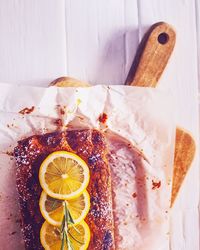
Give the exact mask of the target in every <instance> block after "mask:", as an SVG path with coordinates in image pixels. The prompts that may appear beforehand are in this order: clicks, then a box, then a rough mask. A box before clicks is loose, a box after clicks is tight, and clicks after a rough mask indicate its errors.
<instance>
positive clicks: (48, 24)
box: [0, 0, 66, 85]
mask: <svg viewBox="0 0 200 250" xmlns="http://www.w3.org/2000/svg"><path fill="white" fill-rule="evenodd" d="M64 20H65V9H64V0H60V1H57V0H43V1H38V0H36V1H35V0H29V1H24V0H18V1H16V0H10V1H7V0H1V1H0V33H1V39H0V81H4V82H10V83H15V84H16V83H20V84H33V85H47V84H48V83H49V81H52V79H54V78H56V77H58V76H60V75H65V70H66V51H65V48H66V44H65V21H64Z"/></svg>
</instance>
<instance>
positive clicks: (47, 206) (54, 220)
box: [39, 190, 90, 226]
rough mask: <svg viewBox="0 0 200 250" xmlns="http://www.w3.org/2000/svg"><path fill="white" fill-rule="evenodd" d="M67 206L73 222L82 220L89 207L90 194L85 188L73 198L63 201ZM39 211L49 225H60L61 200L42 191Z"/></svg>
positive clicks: (62, 209) (62, 208)
mask: <svg viewBox="0 0 200 250" xmlns="http://www.w3.org/2000/svg"><path fill="white" fill-rule="evenodd" d="M65 202H66V203H67V208H68V210H69V212H70V214H71V216H72V218H73V221H74V224H78V223H79V222H80V221H82V220H84V219H85V217H86V215H87V213H88V212H89V209H90V196H89V194H88V192H87V191H86V190H85V191H83V193H82V194H81V195H80V196H79V197H77V198H75V199H73V200H68V201H65ZM39 205H40V211H41V213H42V216H43V217H44V218H45V220H46V221H48V222H49V223H50V224H51V225H54V226H60V225H61V223H62V220H63V216H64V207H63V201H62V200H58V199H55V198H52V197H50V196H48V195H47V194H46V193H45V192H44V191H43V192H42V194H41V196H40V201H39Z"/></svg>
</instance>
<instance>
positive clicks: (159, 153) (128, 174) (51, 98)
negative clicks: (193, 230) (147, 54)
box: [0, 83, 175, 250]
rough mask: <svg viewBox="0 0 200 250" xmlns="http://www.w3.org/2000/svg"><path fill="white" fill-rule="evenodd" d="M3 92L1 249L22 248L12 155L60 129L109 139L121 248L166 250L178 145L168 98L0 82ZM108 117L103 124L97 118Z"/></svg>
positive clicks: (124, 89) (145, 91)
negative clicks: (24, 143)
mask: <svg viewBox="0 0 200 250" xmlns="http://www.w3.org/2000/svg"><path fill="white" fill-rule="evenodd" d="M0 89H1V91H0V173H1V179H0V180H1V181H0V211H1V213H0V227H1V234H0V243H1V248H2V249H4V250H10V249H15V250H18V249H20V250H21V249H23V240H22V237H21V233H20V215H19V206H18V201H17V191H16V186H15V168H16V167H15V160H14V158H13V156H12V151H13V148H14V147H15V146H16V145H17V141H18V140H21V139H23V138H26V137H28V136H31V135H33V134H41V133H47V132H52V131H55V130H57V129H60V126H61V125H62V129H79V128H85V127H87V128H96V129H99V130H101V131H102V133H104V134H105V136H106V138H107V142H108V147H109V150H110V155H109V162H110V166H111V170H112V185H113V203H114V208H113V213H114V218H115V231H116V232H115V240H116V249H120V250H125V249H126V250H133V249H135V250H155V249H156V250H168V249H169V206H170V193H171V180H172V166H173V152H174V139H175V123H174V118H173V101H172V98H171V96H170V94H169V93H166V92H162V91H160V90H157V89H152V88H140V87H130V86H102V85H98V86H94V87H89V88H71V87H70V88H56V87H49V88H40V87H24V86H12V85H8V84H3V83H2V84H0ZM29 110H30V111H31V112H30V113H29ZM20 111H21V112H20ZM103 114H104V118H106V119H105V121H103V120H102V119H100V118H102V115H103Z"/></svg>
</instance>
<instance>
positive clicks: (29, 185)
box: [14, 129, 115, 250]
mask: <svg viewBox="0 0 200 250" xmlns="http://www.w3.org/2000/svg"><path fill="white" fill-rule="evenodd" d="M59 150H66V151H69V152H74V153H75V154H77V155H78V156H80V157H81V158H82V159H83V160H85V162H86V163H87V164H88V167H89V170H90V183H89V186H88V188H87V190H88V192H89V194H90V199H91V209H90V211H89V213H88V215H87V217H86V219H85V220H86V222H87V223H88V225H89V227H90V231H91V240H90V244H89V247H88V249H89V250H114V249H115V243H114V226H113V221H114V220H113V212H112V211H113V209H112V190H111V173H110V168H109V165H108V162H107V154H108V151H107V147H106V142H105V139H104V136H103V135H102V133H100V132H99V131H97V130H92V129H85V130H72V131H65V132H53V133H48V134H44V135H34V136H31V137H29V138H26V139H24V140H22V141H19V142H18V145H17V147H16V148H15V150H14V157H15V159H16V165H17V170H16V182H17V190H18V193H19V203H20V209H21V217H22V225H21V227H22V233H23V237H24V242H25V249H28V250H36V249H37V250H40V249H43V247H42V245H41V243H40V235H39V234H40V228H41V226H42V224H43V222H44V219H43V217H42V215H41V213H40V209H39V198H40V194H41V191H42V188H41V186H40V184H39V179H38V172H39V168H40V165H41V163H42V161H43V160H44V159H45V158H46V157H47V156H48V155H49V154H50V153H52V152H54V151H59Z"/></svg>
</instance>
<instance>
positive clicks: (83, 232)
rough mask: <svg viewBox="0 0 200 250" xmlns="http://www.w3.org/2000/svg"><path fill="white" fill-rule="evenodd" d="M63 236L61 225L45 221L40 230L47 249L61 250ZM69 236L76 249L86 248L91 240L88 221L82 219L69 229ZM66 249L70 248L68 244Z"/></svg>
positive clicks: (41, 239)
mask: <svg viewBox="0 0 200 250" xmlns="http://www.w3.org/2000/svg"><path fill="white" fill-rule="evenodd" d="M61 236H62V235H61V231H60V228H59V227H56V226H53V225H50V224H49V223H48V222H47V221H45V222H44V224H43V225H42V227H41V230H40V241H41V244H42V246H43V247H44V249H45V250H60V249H61ZM68 236H69V240H70V242H71V245H72V247H73V249H74V250H85V249H87V247H88V245H89V242H90V229H89V227H88V225H87V224H86V222H85V221H82V222H80V223H79V224H77V225H75V226H74V227H70V228H69V229H68ZM64 249H65V250H67V249H68V248H67V246H66V244H65V247H64Z"/></svg>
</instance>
